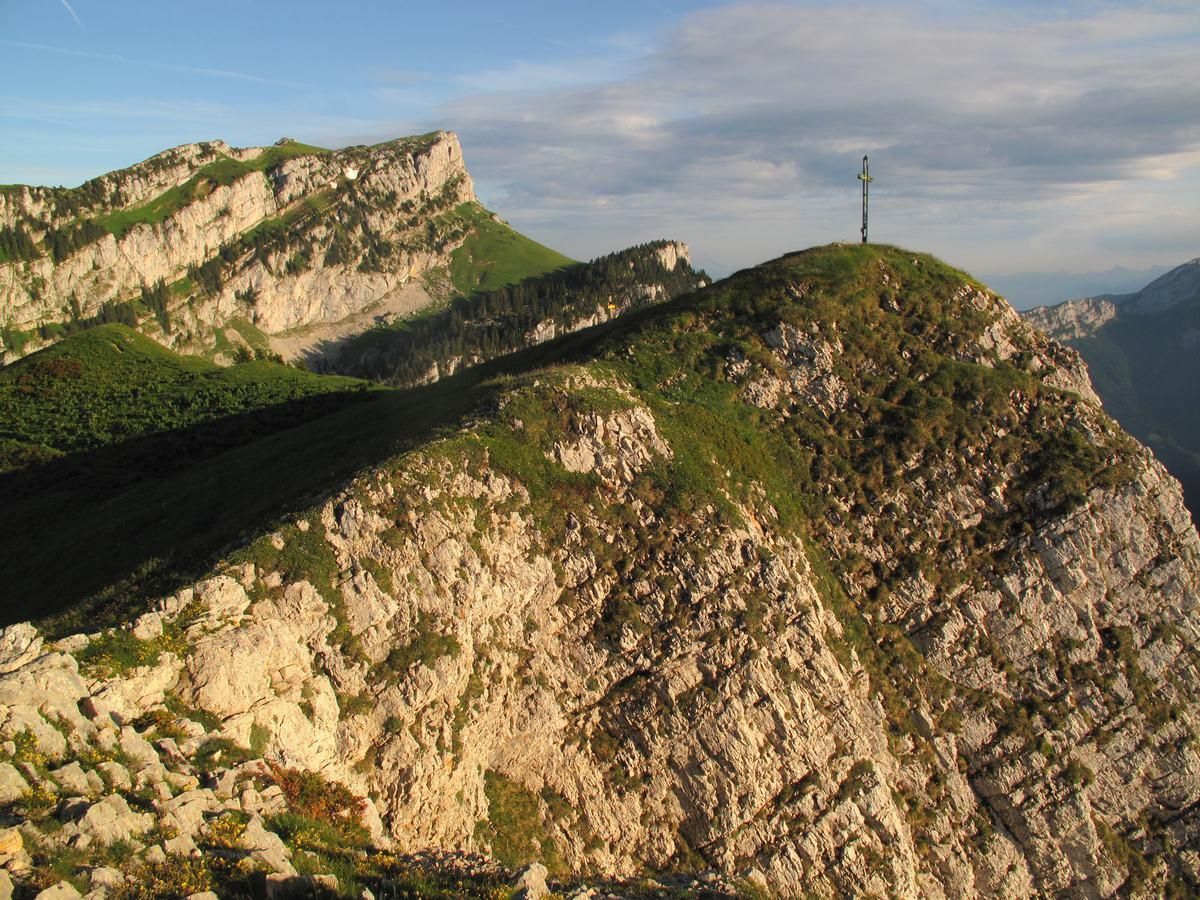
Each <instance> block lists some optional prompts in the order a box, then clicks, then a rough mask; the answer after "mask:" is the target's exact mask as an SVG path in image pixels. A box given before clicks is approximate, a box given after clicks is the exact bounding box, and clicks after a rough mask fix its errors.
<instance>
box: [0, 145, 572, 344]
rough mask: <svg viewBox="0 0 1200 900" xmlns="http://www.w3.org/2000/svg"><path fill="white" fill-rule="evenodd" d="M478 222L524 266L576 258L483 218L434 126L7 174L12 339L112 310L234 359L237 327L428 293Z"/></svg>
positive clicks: (7, 305)
mask: <svg viewBox="0 0 1200 900" xmlns="http://www.w3.org/2000/svg"><path fill="white" fill-rule="evenodd" d="M489 229H490V230H501V231H503V232H504V233H505V234H507V235H509V236H510V237H511V239H512V240H513V241H516V242H517V243H520V244H521V247H519V248H517V250H520V251H521V252H520V253H519V254H518V255H519V256H520V258H521V263H522V266H523V268H522V274H523V275H524V274H536V273H538V272H542V271H546V270H548V269H552V268H554V267H556V266H558V265H561V264H563V263H564V262H569V260H567V259H566V258H565V257H562V256H561V255H560V254H557V253H554V252H553V251H550V250H549V249H547V248H544V247H541V246H540V245H537V244H534V243H533V242H532V241H529V240H528V239H526V238H523V237H521V236H520V235H516V233H515V232H512V231H511V230H510V229H508V228H507V226H505V225H503V224H502V223H496V222H494V221H493V218H492V216H491V214H490V213H487V212H486V211H485V210H483V209H482V207H480V206H479V205H478V201H477V199H476V197H475V193H474V189H473V187H472V182H471V177H470V175H469V174H468V173H467V170H466V168H465V165H464V163H463V157H462V150H461V148H460V146H459V143H458V139H457V137H456V136H455V135H454V134H452V133H450V132H443V131H439V132H433V133H431V134H428V135H423V136H421V137H413V138H401V139H398V140H395V141H390V142H387V143H383V144H378V145H375V146H372V147H349V148H346V149H343V150H338V151H324V150H321V149H319V148H316V147H309V146H307V145H304V144H299V143H296V142H294V141H288V140H286V139H285V140H284V141H281V142H280V143H278V144H276V145H275V146H272V147H267V148H246V149H240V150H239V149H234V148H231V147H229V146H228V145H226V144H224V143H223V142H220V141H217V142H211V143H201V144H189V145H185V146H183V147H177V148H175V149H173V150H169V151H166V152H164V153H161V154H159V155H157V156H154V157H151V158H150V159H148V160H146V161H145V162H142V163H139V164H138V165H136V166H133V167H131V168H129V169H125V170H121V171H119V172H113V173H109V174H108V175H104V176H102V177H100V178H97V179H94V180H93V181H89V182H87V183H86V184H84V185H83V186H81V187H79V188H75V189H63V188H36V187H27V186H23V185H16V186H10V187H7V188H6V189H5V190H4V191H3V192H0V285H2V287H0V324H2V325H3V326H4V329H3V337H4V344H5V345H6V347H5V349H6V350H7V352H8V354H9V355H10V356H14V355H19V354H20V353H23V352H28V351H29V350H31V349H36V348H37V347H39V346H44V345H45V344H46V343H48V342H52V341H53V340H55V339H57V338H58V337H59V336H61V334H63V333H64V332H67V331H70V330H72V329H73V328H76V327H79V325H80V324H87V323H89V322H92V321H121V322H123V323H125V324H128V325H134V324H138V325H139V327H141V328H142V329H143V330H144V331H145V332H146V333H147V334H149V335H150V336H151V337H154V338H155V339H156V340H158V341H160V342H161V343H164V344H166V345H167V346H170V347H173V348H178V349H183V350H188V351H191V352H198V351H204V350H207V351H208V352H209V353H212V352H213V351H214V349H215V350H216V351H217V352H219V353H220V352H224V353H226V355H230V354H231V352H232V349H233V348H232V347H230V346H229V345H230V342H231V341H232V342H233V343H234V344H235V345H236V344H238V343H241V342H242V341H241V339H240V338H239V336H238V332H237V331H235V332H234V333H232V334H228V333H227V330H228V329H229V328H230V327H232V326H237V325H239V323H241V327H240V331H241V332H245V331H246V330H247V328H250V329H251V330H252V331H257V332H259V333H265V334H267V335H277V334H281V333H283V332H287V331H289V330H292V329H296V328H298V327H302V326H312V325H315V324H321V323H333V322H338V321H341V320H344V319H346V318H347V317H352V316H357V315H361V314H363V313H365V312H368V311H371V310H385V311H390V312H394V313H411V312H412V311H414V310H415V309H418V308H420V307H421V306H423V305H426V304H428V303H429V302H431V295H432V296H437V295H438V289H437V288H436V287H430V285H427V284H425V282H424V281H423V278H424V277H425V276H430V277H435V276H436V277H435V281H436V282H438V283H440V282H441V281H442V280H446V279H448V278H449V272H450V270H451V269H452V268H453V264H454V262H455V254H456V252H457V251H459V250H460V249H461V248H464V246H465V245H468V244H470V243H471V242H472V240H477V236H478V235H479V234H480V233H481V232H487V231H488V230H489ZM510 249H511V248H510ZM513 252H514V253H515V252H516V251H515V250H514V251H513ZM438 273H440V275H439V274H438ZM456 287H458V288H459V289H462V290H470V289H471V288H473V287H474V284H471V285H467V286H465V287H464V286H462V285H457V284H456ZM368 324H369V321H368V322H366V323H364V324H363V326H362V327H364V328H365V327H367V325H368Z"/></svg>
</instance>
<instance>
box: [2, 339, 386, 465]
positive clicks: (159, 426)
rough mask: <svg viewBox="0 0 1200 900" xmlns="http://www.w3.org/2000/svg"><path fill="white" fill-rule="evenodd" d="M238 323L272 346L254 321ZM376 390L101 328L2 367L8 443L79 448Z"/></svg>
mask: <svg viewBox="0 0 1200 900" xmlns="http://www.w3.org/2000/svg"><path fill="white" fill-rule="evenodd" d="M232 327H234V328H235V329H237V330H238V331H239V332H240V333H243V334H244V335H245V336H246V338H247V340H248V341H249V342H250V343H251V344H252V346H263V345H265V341H266V338H265V336H264V335H262V333H261V332H257V330H256V329H253V326H250V325H249V323H246V322H235V323H233V325H232ZM369 387H370V386H369V385H368V384H367V383H365V382H362V381H357V380H354V379H348V378H342V377H338V376H318V375H314V374H312V373H310V372H304V371H301V370H299V369H294V368H291V367H288V366H283V365H278V364H275V363H272V362H267V361H262V360H256V361H251V362H246V363H243V364H241V365H236V366H232V367H229V368H221V367H220V366H217V365H215V364H213V363H211V362H208V361H206V360H204V359H201V358H199V357H193V356H181V355H180V354H177V353H174V352H172V351H171V350H168V349H166V348H164V347H162V346H161V345H159V344H157V343H155V342H154V341H151V340H150V339H149V338H146V337H143V336H142V335H140V334H138V333H137V332H135V331H133V330H132V329H130V328H127V327H125V326H121V325H103V326H100V327H97V328H92V329H89V330H87V331H83V332H80V333H77V334H74V335H71V336H69V337H67V338H66V339H64V340H62V341H60V342H59V343H58V344H55V345H54V346H52V347H48V348H46V349H45V350H42V351H39V352H38V353H35V354H33V355H31V356H28V357H26V358H24V359H22V360H19V361H18V362H16V363H14V364H12V365H10V366H7V367H5V368H4V369H2V370H0V442H9V443H11V445H12V446H13V447H19V446H26V447H33V448H47V449H49V450H52V451H57V452H63V453H71V452H77V451H81V450H88V449H93V448H97V447H104V446H108V445H112V444H118V443H121V442H125V441H129V440H132V439H134V438H139V437H142V436H145V435H151V434H156V433H161V432H169V431H176V430H181V429H188V428H193V427H195V426H197V425H201V424H204V423H210V422H216V421H218V420H221V419H225V418H228V417H232V416H237V415H239V414H244V413H248V412H253V411H263V412H264V414H266V413H265V411H266V410H267V408H269V407H273V406H274V407H278V406H280V405H281V404H286V403H288V402H290V401H296V400H304V399H311V398H316V397H319V396H321V395H326V394H334V393H343V392H347V391H351V392H356V391H365V390H368V389H369ZM10 460H11V457H10ZM8 467H9V468H12V465H11V462H10V465H9V466H8Z"/></svg>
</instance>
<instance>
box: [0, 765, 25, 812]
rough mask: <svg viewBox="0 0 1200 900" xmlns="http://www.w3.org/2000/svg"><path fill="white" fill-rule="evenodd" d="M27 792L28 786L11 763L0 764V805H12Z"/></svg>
mask: <svg viewBox="0 0 1200 900" xmlns="http://www.w3.org/2000/svg"><path fill="white" fill-rule="evenodd" d="M27 790H29V784H28V782H26V781H25V779H24V778H22V777H21V773H20V772H18V771H17V770H16V769H15V768H14V767H13V765H12V763H6V762H0V803H12V802H13V801H15V800H18V799H19V798H20V797H21V795H22V794H24V793H25V792H26V791H27Z"/></svg>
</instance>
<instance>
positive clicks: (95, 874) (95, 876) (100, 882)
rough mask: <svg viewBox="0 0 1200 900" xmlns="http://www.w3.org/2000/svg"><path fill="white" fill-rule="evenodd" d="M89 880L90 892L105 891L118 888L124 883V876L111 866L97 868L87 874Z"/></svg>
mask: <svg viewBox="0 0 1200 900" xmlns="http://www.w3.org/2000/svg"><path fill="white" fill-rule="evenodd" d="M88 876H89V877H90V878H91V886H92V890H96V889H97V888H102V889H105V890H108V889H111V888H117V887H120V886H121V885H123V884H124V883H125V876H124V875H123V874H122V873H121V870H120V869H114V868H112V867H111V866H97V867H96V868H95V869H92V871H91V872H89V873H88Z"/></svg>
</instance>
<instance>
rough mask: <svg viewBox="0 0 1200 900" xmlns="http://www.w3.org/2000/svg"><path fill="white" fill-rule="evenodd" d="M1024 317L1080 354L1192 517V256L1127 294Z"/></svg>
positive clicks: (1195, 439) (1198, 267) (1199, 335)
mask: <svg viewBox="0 0 1200 900" xmlns="http://www.w3.org/2000/svg"><path fill="white" fill-rule="evenodd" d="M1024 315H1025V316H1026V318H1027V319H1028V320H1029V321H1030V322H1031V323H1033V324H1034V325H1036V326H1037V327H1038V328H1040V329H1042V330H1043V331H1045V332H1046V333H1047V334H1048V335H1050V336H1051V337H1053V338H1057V339H1058V340H1061V341H1064V342H1065V343H1068V344H1070V345H1071V346H1072V347H1075V348H1076V349H1077V350H1078V351H1079V352H1080V354H1081V355H1082V356H1083V358H1084V360H1085V361H1086V362H1087V364H1088V370H1089V371H1090V372H1091V376H1092V382H1093V384H1094V386H1095V388H1096V392H1097V393H1098V394H1099V395H1100V397H1101V399H1102V400H1103V401H1104V406H1105V408H1107V409H1108V411H1109V412H1110V413H1112V415H1114V416H1115V417H1116V418H1117V419H1118V421H1120V423H1121V424H1122V425H1123V426H1124V427H1125V428H1126V430H1128V431H1129V432H1130V433H1131V434H1132V435H1134V436H1135V437H1136V438H1138V439H1139V440H1141V441H1142V442H1143V443H1146V444H1148V445H1149V446H1150V447H1151V448H1152V449H1153V450H1154V452H1155V453H1156V454H1157V455H1158V457H1159V458H1160V459H1161V460H1162V461H1163V462H1164V463H1165V464H1166V466H1167V468H1168V469H1170V470H1171V472H1172V474H1174V475H1175V477H1176V478H1178V479H1179V480H1180V481H1181V482H1182V483H1183V489H1184V495H1185V497H1186V499H1187V503H1188V507H1189V508H1190V509H1191V511H1192V516H1193V518H1197V519H1200V417H1197V415H1196V410H1197V408H1198V404H1200V257H1198V258H1196V259H1193V260H1191V261H1190V262H1186V263H1184V264H1183V265H1181V266H1177V267H1176V268H1174V269H1171V270H1170V271H1169V272H1167V273H1166V274H1165V275H1162V276H1160V277H1159V278H1156V279H1155V280H1154V281H1152V282H1150V284H1148V285H1146V286H1145V287H1144V288H1142V289H1141V290H1139V291H1136V292H1134V293H1127V294H1117V293H1110V294H1101V295H1098V296H1093V297H1085V298H1081V299H1078V300H1068V301H1065V302H1063V303H1059V304H1057V305H1055V306H1048V307H1040V308H1038V309H1031V310H1028V311H1027V312H1025V314H1024Z"/></svg>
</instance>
